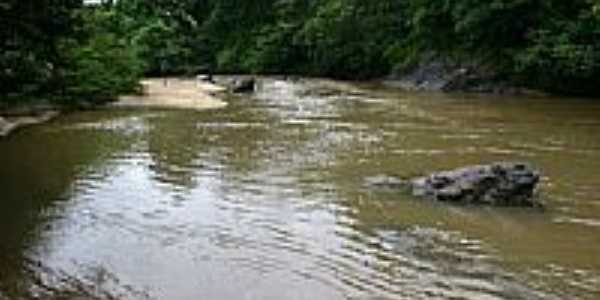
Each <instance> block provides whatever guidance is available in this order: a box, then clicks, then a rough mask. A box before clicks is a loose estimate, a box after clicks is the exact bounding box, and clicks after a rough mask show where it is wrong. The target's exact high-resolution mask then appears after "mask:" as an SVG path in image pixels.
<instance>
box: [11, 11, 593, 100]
mask: <svg viewBox="0 0 600 300" xmlns="http://www.w3.org/2000/svg"><path fill="white" fill-rule="evenodd" d="M0 46H1V47H2V52H1V53H0V82H1V85H0V92H1V93H2V95H7V96H10V97H8V98H11V99H13V98H15V97H14V96H27V95H36V94H37V95H45V96H47V95H57V96H56V97H59V98H72V99H75V98H86V99H89V98H98V99H109V98H111V97H114V95H116V94H118V93H121V92H124V91H127V90H131V89H132V88H134V85H135V84H134V83H135V82H136V81H137V79H139V77H140V76H141V75H142V74H146V75H164V74H190V73H194V72H199V71H212V72H235V73H240V72H241V73H297V74H305V75H317V76H332V77H341V78H350V79H357V78H368V77H375V76H383V75H386V74H389V73H390V72H392V71H393V70H395V69H402V66H405V65H410V64H411V63H415V62H419V61H420V60H424V59H427V58H428V57H430V56H432V55H433V56H437V57H442V58H449V59H454V60H467V61H468V60H478V61H483V62H485V63H486V64H488V65H489V66H492V67H493V68H494V69H495V70H496V72H498V73H499V74H502V76H504V77H505V78H509V79H510V80H513V81H515V82H516V83H519V84H522V85H525V86H531V87H536V88H541V89H545V90H549V91H553V92H558V93H569V94H584V95H598V94H600V92H598V91H597V89H596V87H597V86H598V85H599V84H600V82H599V80H600V0H572V1H564V0H493V1H483V0H456V1H440V0H403V1H399V0H378V1H370V0H255V1H247V0H203V1H198V0H155V1H146V0H120V1H105V3H104V4H103V5H101V6H95V7H87V6H85V5H83V1H82V0H35V1H34V0H18V1H17V0H0ZM5 98H6V97H5ZM17 98H19V97H17Z"/></svg>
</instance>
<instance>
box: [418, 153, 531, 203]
mask: <svg viewBox="0 0 600 300" xmlns="http://www.w3.org/2000/svg"><path fill="white" fill-rule="evenodd" d="M539 179H540V174H539V172H538V171H536V170H533V169H532V168H531V167H530V166H529V165H527V164H524V163H515V162H501V163H494V164H490V165H479V166H471V167H466V168H461V169H457V170H453V171H444V172H439V173H434V174H432V175H429V176H427V177H421V178H417V179H414V180H411V181H410V187H411V189H412V193H413V195H414V196H418V197H422V198H426V199H432V200H437V201H447V202H460V203H474V204H487V205H496V206H537V205H538V204H539V203H536V202H535V201H534V198H533V195H534V191H535V188H536V185H537V183H538V182H539Z"/></svg>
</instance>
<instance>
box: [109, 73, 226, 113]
mask: <svg viewBox="0 0 600 300" xmlns="http://www.w3.org/2000/svg"><path fill="white" fill-rule="evenodd" d="M142 86H143V94H141V95H127V96H121V97H119V101H117V102H115V103H113V104H112V105H113V106H116V107H157V108H179V109H193V110H205V109H215V108H222V107H225V106H227V102H225V101H223V100H221V99H220V98H219V97H217V96H216V95H218V94H220V93H223V92H225V90H226V89H225V88H224V87H221V86H219V85H216V84H212V83H209V82H201V81H198V80H194V79H180V78H167V79H163V78H153V79H146V80H143V81H142Z"/></svg>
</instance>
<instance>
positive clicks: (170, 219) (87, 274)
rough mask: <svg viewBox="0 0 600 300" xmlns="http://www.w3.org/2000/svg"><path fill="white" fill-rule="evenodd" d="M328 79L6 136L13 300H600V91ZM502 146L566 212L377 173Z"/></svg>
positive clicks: (4, 190) (4, 215)
mask: <svg viewBox="0 0 600 300" xmlns="http://www.w3.org/2000/svg"><path fill="white" fill-rule="evenodd" d="M320 84H322V83H321V82H316V81H314V82H308V83H307V82H303V83H292V82H283V81H273V80H269V81H266V82H264V84H263V86H262V88H261V90H260V91H259V92H258V93H257V95H256V96H254V97H252V98H242V99H230V106H229V107H227V108H224V109H222V110H214V111H205V112H187V111H177V110H174V111H165V110H142V109H138V110H120V111H118V110H106V111H98V112H85V113H77V114H72V115H68V116H65V117H63V118H61V119H59V120H58V121H56V122H53V123H51V124H49V125H46V126H40V127H36V128H31V129H27V130H24V131H21V132H19V133H17V134H16V135H14V136H11V137H10V138H8V139H4V140H0V190H1V200H0V222H1V223H0V225H1V226H0V299H28V298H33V297H34V296H35V295H38V296H39V295H44V297H45V298H46V299H52V295H55V296H54V297H56V299H58V296H56V295H60V294H61V292H64V291H66V290H69V291H70V292H69V293H70V294H68V293H67V294H68V295H71V296H68V297H67V299H69V297H71V299H79V298H75V297H73V296H72V295H77V294H86V293H89V294H94V295H98V298H100V299H102V297H105V296H106V295H116V296H119V297H121V298H122V299H138V298H149V299H169V300H170V299H177V300H178V299H182V300H187V299H189V300H192V299H215V300H218V299H223V300H229V299H261V300H264V299H273V300H280V299H310V300H321V299H323V300H336V299H599V298H600V136H599V132H600V101H593V100H577V99H551V98H535V99H528V98H509V97H504V98H492V97H490V96H464V95H452V96H448V95H434V94H405V93H400V92H396V91H390V90H385V89H383V88H380V87H373V86H361V87H360V88H359V87H358V86H346V85H336V86H339V88H340V91H331V90H327V91H322V90H321V91H320V92H314V93H311V92H310V91H313V90H314V89H315V86H317V85H320ZM329 85H331V84H329ZM307 91H308V92H307ZM496 160H525V161H530V162H532V163H533V164H534V165H535V166H537V167H538V168H540V169H541V170H542V171H543V173H544V174H545V177H544V179H543V183H542V186H541V190H540V197H542V199H543V200H544V201H546V203H547V209H546V210H545V211H539V210H530V209H508V208H483V207H461V206H449V205H443V204H436V203H431V202H424V201H419V200H416V199H412V198H411V197H409V196H407V195H405V194H403V193H401V192H398V191H390V190H383V189H380V190H377V189H370V188H366V187H365V185H364V184H363V183H364V181H365V178H368V177H370V176H376V175H380V174H395V175H398V176H402V177H408V176H413V175H419V174H423V173H428V172H431V171H435V170H440V169H447V168H454V167H459V166H463V165H466V164H477V163H486V162H492V161H496ZM106 297H108V296H106ZM61 299H62V298H61Z"/></svg>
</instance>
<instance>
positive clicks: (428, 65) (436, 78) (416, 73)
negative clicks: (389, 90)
mask: <svg viewBox="0 0 600 300" xmlns="http://www.w3.org/2000/svg"><path fill="white" fill-rule="evenodd" d="M383 83H384V84H385V85H387V86H390V87H395V88H400V89H404V90H409V91H429V92H475V93H493V94H522V93H529V92H530V91H526V90H524V89H521V88H517V87H514V86H511V85H510V84H509V83H508V82H506V81H505V80H501V79H500V78H499V76H498V74H497V73H496V72H495V71H494V70H492V69H491V68H489V67H486V66H485V65H484V64H482V63H478V62H467V63H458V62H453V61H451V60H447V59H446V60H445V59H432V60H428V61H424V62H422V63H420V64H418V65H415V66H413V67H412V68H409V69H406V70H404V71H402V72H400V73H399V74H396V75H393V76H391V77H390V78H388V79H387V80H384V81H383Z"/></svg>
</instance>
